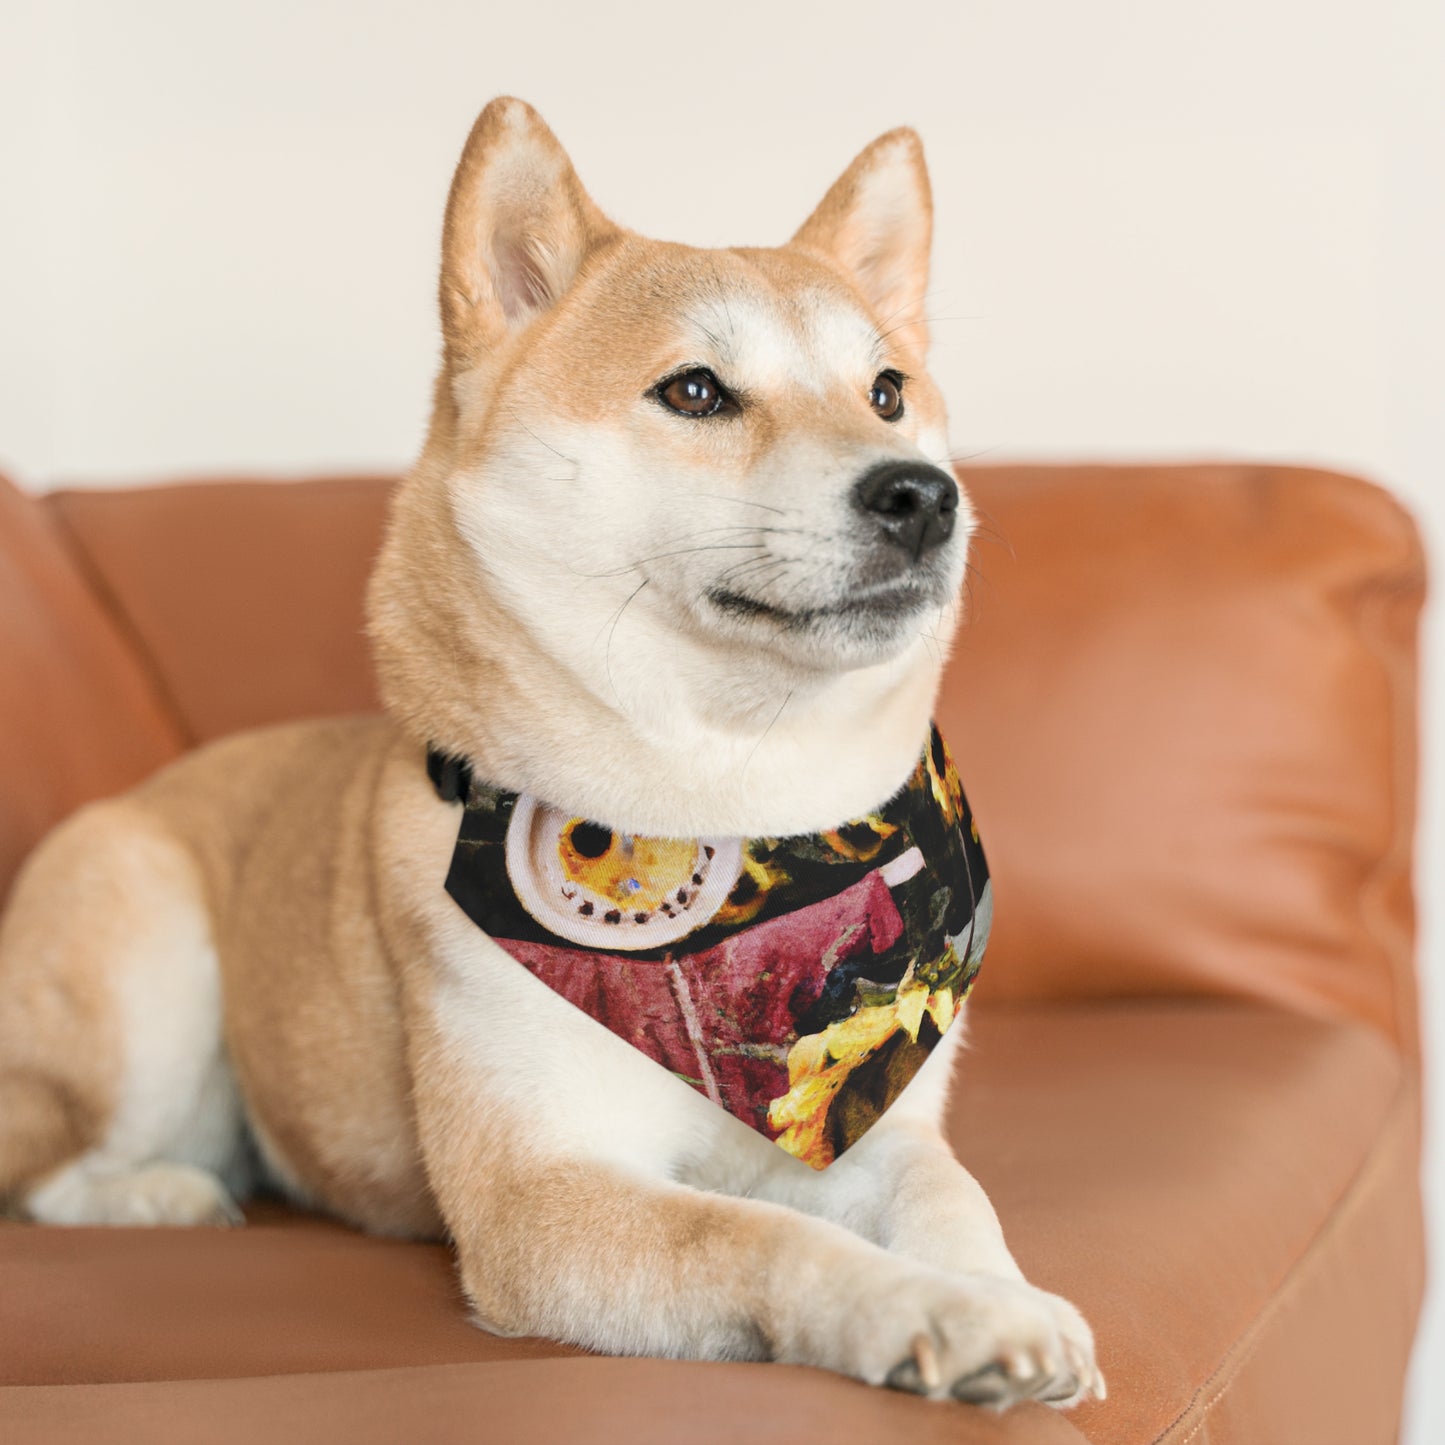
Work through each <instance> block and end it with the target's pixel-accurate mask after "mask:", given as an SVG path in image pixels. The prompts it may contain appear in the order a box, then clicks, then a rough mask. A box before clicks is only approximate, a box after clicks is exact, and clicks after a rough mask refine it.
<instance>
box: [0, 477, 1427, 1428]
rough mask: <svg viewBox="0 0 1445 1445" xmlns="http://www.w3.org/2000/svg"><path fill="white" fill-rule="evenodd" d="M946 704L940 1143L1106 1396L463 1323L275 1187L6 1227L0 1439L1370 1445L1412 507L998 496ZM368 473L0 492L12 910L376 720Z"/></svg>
mask: <svg viewBox="0 0 1445 1445" xmlns="http://www.w3.org/2000/svg"><path fill="white" fill-rule="evenodd" d="M966 480H967V482H968V484H969V485H970V486H971V488H972V489H973V493H974V495H975V497H976V499H977V501H978V504H979V507H980V510H981V514H982V516H983V519H984V525H983V530H982V533H981V535H980V538H979V541H978V543H977V546H976V550H975V566H976V572H975V574H974V576H973V579H972V581H971V585H970V589H969V597H968V608H969V617H970V621H969V624H968V626H967V627H966V628H965V629H964V630H963V631H962V632H961V634H960V638H959V642H958V645H957V647H956V649H955V653H954V657H953V660H952V663H951V665H950V669H949V673H948V678H947V684H946V688H945V694H944V698H943V701H942V703H941V705H940V714H941V719H942V722H943V725H944V728H945V731H946V732H947V733H948V735H949V737H950V739H951V741H952V744H953V750H954V752H955V754H956V755H957V757H958V759H959V763H960V767H961V770H962V772H963V774H964V777H965V779H966V781H967V785H968V789H969V795H970V797H971V799H972V800H973V802H974V804H975V807H976V810H977V813H978V815H979V818H980V820H981V823H982V826H983V829H984V837H985V839H986V841H987V843H988V846H989V852H990V860H991V863H992V866H993V873H994V877H995V880H996V889H997V915H996V917H997V924H996V934H995V938H994V941H993V944H992V946H991V949H990V953H989V957H988V960H987V963H986V965H985V969H984V973H983V976H982V979H981V982H980V986H979V989H978V991H977V993H976V994H975V1000H976V1002H975V1006H974V1009H973V1010H972V1013H971V1018H972V1026H971V1028H972V1046H971V1048H970V1051H969V1053H968V1055H967V1057H966V1058H965V1060H964V1063H963V1066H962V1068H961V1070H960V1075H959V1079H958V1082H957V1087H956V1089H955V1099H954V1105H953V1113H952V1131H953V1135H954V1138H955V1142H956V1145H957V1148H958V1150H959V1152H960V1154H961V1155H962V1157H963V1158H964V1159H965V1160H966V1161H967V1163H968V1165H969V1167H970V1168H971V1169H972V1170H974V1171H975V1172H976V1173H977V1174H978V1176H979V1177H980V1178H981V1180H982V1181H983V1183H984V1184H985V1185H986V1187H987V1189H988V1191H989V1193H990V1194H991V1195H992V1197H993V1199H994V1201H995V1203H996V1204H997V1206H998V1210H999V1213H1000V1215H1001V1217H1002V1219H1003V1221H1004V1224H1005V1228H1006V1230H1007V1232H1008V1234H1009V1236H1010V1239H1011V1241H1012V1243H1013V1245H1014V1247H1015V1250H1016V1253H1017V1254H1018V1256H1019V1259H1020V1261H1021V1262H1022V1264H1023V1265H1024V1267H1025V1269H1026V1270H1027V1271H1028V1273H1029V1274H1030V1276H1031V1277H1032V1278H1034V1279H1035V1280H1036V1281H1037V1282H1039V1283H1040V1284H1043V1285H1045V1286H1047V1287H1049V1288H1051V1289H1056V1290H1058V1291H1060V1292H1062V1293H1064V1294H1067V1295H1069V1296H1070V1297H1071V1298H1073V1299H1074V1300H1075V1301H1076V1302H1077V1303H1078V1304H1079V1305H1080V1306H1081V1307H1082V1308H1083V1310H1084V1311H1085V1313H1086V1314H1087V1315H1088V1316H1089V1318H1090V1320H1091V1321H1092V1322H1093V1325H1094V1327H1095V1330H1096V1332H1097V1335H1098V1339H1099V1346H1100V1356H1101V1360H1102V1363H1103V1366H1104V1369H1105V1371H1106V1373H1107V1375H1108V1379H1109V1384H1110V1390H1111V1393H1110V1398H1109V1400H1108V1401H1107V1403H1104V1404H1099V1405H1090V1406H1087V1407H1085V1408H1082V1409H1080V1410H1078V1411H1076V1412H1074V1413H1073V1414H1070V1415H1067V1416H1060V1415H1057V1414H1053V1413H1051V1412H1049V1411H1047V1410H1045V1409H1043V1408H1042V1407H1033V1406H1031V1407H1025V1408H1021V1409H1018V1410H1015V1411H1013V1412H1010V1413H1008V1414H1006V1415H1003V1416H998V1415H993V1414H990V1413H987V1412H984V1411H979V1410H975V1409H971V1408H968V1407H964V1406H947V1405H943V1406H941V1405H935V1404H930V1403H928V1402H925V1401H920V1400H917V1399H914V1398H912V1397H909V1396H903V1395H896V1394H891V1393H889V1392H886V1391H881V1390H868V1389H866V1388H864V1387H862V1386H859V1385H856V1384H853V1383H851V1382H849V1381H846V1380H843V1379H839V1378H834V1377H831V1376H829V1375H826V1374H823V1373H820V1372H815V1371H809V1370H803V1369H794V1368H785V1367H781V1366H763V1365H700V1364H689V1363H677V1362H668V1361H653V1360H614V1359H601V1358H594V1357H587V1356H583V1355H581V1354H580V1353H579V1352H577V1351H575V1350H570V1349H566V1348H563V1347H560V1346H557V1345H552V1344H549V1343H546V1342H543V1341H536V1340H500V1339H494V1338H492V1337H490V1336H487V1335H485V1334H482V1333H481V1332H479V1331H477V1330H475V1329H473V1328H472V1327H470V1326H469V1325H468V1324H467V1323H466V1319H465V1314H464V1310H463V1307H462V1303H461V1300H460V1297H459V1294H458V1291H457V1288H456V1286H455V1284H454V1282H453V1279H452V1274H451V1271H450V1265H449V1261H448V1258H447V1253H446V1250H445V1249H444V1248H443V1247H441V1246H439V1245H425V1244H410V1243H403V1242H397V1241H385V1240H377V1239H369V1238H366V1237H364V1236H362V1235H359V1234H355V1233H352V1232H350V1231H348V1230H346V1229H344V1228H342V1227H341V1226H339V1225H335V1224H332V1223H329V1222H327V1221H324V1220H318V1219H313V1218H305V1217H302V1216H299V1215H295V1214H292V1213H289V1212H288V1211H286V1210H285V1209H284V1208H282V1207H280V1206H278V1205H274V1204H271V1205H259V1206H257V1207H256V1208H254V1209H253V1211H252V1217H251V1222H250V1226H249V1227H248V1228H246V1229H243V1230H238V1231H229V1232H213V1231H171V1230H154V1231H124V1230H114V1231H101V1230H59V1229H40V1228H34V1227H30V1226H26V1225H21V1224H15V1223H11V1224H4V1225H0V1438H3V1439H4V1440H6V1441H7V1442H9V1445H20V1442H22V1441H27V1442H28V1441H31V1440H36V1441H47V1442H49V1441H60V1440H68V1439H93V1440H104V1441H107V1442H114V1441H123V1440H137V1441H140V1440H144V1441H160V1440H170V1439H174V1440H178V1441H179V1440H184V1441H188V1442H190V1441H207V1442H212V1441H215V1442H219V1441H232V1440H236V1441H240V1440H255V1439H258V1438H267V1437H268V1438H273V1439H278V1440H286V1441H290V1442H296V1441H312V1440H347V1441H378V1442H379V1441H402V1440H421V1439H425V1440H432V1441H449V1440H453V1439H455V1440H458V1441H461V1440H467V1441H475V1440H498V1441H524V1440H525V1441H532V1440H536V1441H549V1442H550V1441H626V1442H637V1445H642V1442H658V1445H663V1442H666V1445H673V1442H680V1441H698V1442H702V1441H733V1440H747V1441H749V1442H752V1445H765V1442H784V1441H800V1440H804V1439H808V1440H814V1439H835V1440H870V1441H875V1440H899V1441H905V1440H906V1441H908V1442H910V1445H923V1442H930V1441H944V1440H948V1441H956V1442H982V1441H1017V1442H1035V1441H1036V1442H1060V1445H1062V1442H1067V1441H1075V1442H1077V1441H1080V1440H1089V1441H1094V1442H1097V1445H1105V1442H1108V1445H1125V1442H1128V1445H1144V1442H1165V1441H1167V1442H1171V1445H1246V1442H1247V1445H1386V1442H1388V1441H1392V1440H1394V1439H1395V1438H1396V1434H1397V1430H1398V1420H1399V1410H1400V1396H1401V1383H1402V1378H1403V1375H1404V1371H1405V1366H1406V1361H1407V1358H1408V1354H1409V1349H1410V1342H1411V1337H1412V1334H1413V1331H1414V1325H1415V1318H1416V1312H1417V1309H1418V1305H1419V1299H1420V1293H1421V1287H1422V1274H1423V1265H1422V1253H1423V1250H1422V1224H1421V1208H1420V1197H1419V1188H1418V1180H1417V1175H1418V1156H1419V1104H1420V1070H1419V1063H1420V1061H1419V1054H1418V1044H1417V1026H1416V1015H1415V1007H1416V1004H1415V982H1414V974H1413V964H1412V913H1411V895H1410V864H1411V838H1412V828H1413V799H1414V789H1415V773H1414V768H1415V756H1414V754H1415V738H1414V726H1415V698H1414V685H1415V651H1414V639H1415V627H1416V621H1417V615H1418V611H1419V607H1420V603H1421V597H1422V591H1423V565H1422V560H1421V554H1420V548H1419V544H1418V540H1417V537H1416V534H1415V531H1414V529H1413V527H1412V526H1411V524H1410V522H1409V520H1408V518H1407V517H1406V516H1405V515H1404V514H1403V513H1402V512H1401V511H1400V509H1399V508H1398V507H1397V506H1396V505H1395V504H1394V503H1393V502H1392V501H1391V500H1390V499H1389V498H1388V497H1387V496H1386V495H1385V494H1384V493H1382V492H1380V491H1378V490H1376V489H1375V488H1373V487H1371V486H1369V485H1367V484H1365V483H1362V482H1359V481H1354V480H1350V479H1348V478H1344V477H1340V476H1335V475H1331V474H1327V473H1323V472H1316V471H1303V470H1291V469H1285V468H1272V467H1263V468H1246V467H1233V466H1220V467H1202V466H1196V467H1176V468H1143V467H1138V468H1135V467H1094V468H1079V467H1062V468H1024V467H1019V468H1001V469H988V470H974V471H970V472H968V473H967V474H966ZM385 493H386V481H385V479H381V478H378V479H349V480H336V481H324V482H304V483H296V484H290V485H278V484H274V483H258V482H244V481H242V482H225V483H212V484H206V485H186V486H174V487H164V488H159V489H154V490H138V491H124V492H116V491H97V492H85V491H71V492H62V493H59V494H56V495H53V496H50V497H48V498H45V499H35V498H29V497H26V496H23V495H22V494H20V493H19V492H18V491H16V490H14V489H13V488H11V487H9V486H7V485H5V484H3V483H0V893H3V890H4V889H5V888H6V887H7V886H8V882H9V879H10V877H11V876H12V874H13V872H14V870H15V868H16V866H17V864H18V863H19V861H20V859H21V857H22V856H23V854H24V853H25V851H26V850H27V849H28V848H29V847H30V846H31V845H32V844H33V843H34V842H35V840H36V839H37V838H38V837H39V835H40V834H41V832H42V831H43V830H44V829H45V828H47V827H48V826H49V825H50V824H51V823H53V822H54V821H55V820H56V819H58V818H59V817H61V816H62V815H63V814H64V813H66V812H67V811H69V810H70V809H71V808H73V807H75V806H76V805H78V804H79V803H81V802H83V801H85V800H87V799H89V798H92V797H96V796H98V795H101V794H105V793H110V792H113V791H116V790H118V789H121V788H124V787H126V786H127V785H128V784H130V783H132V782H134V781H135V780H136V779H138V778H140V777H142V776H144V775H145V774H146V773H148V772H150V771H151V770H152V769H154V768H156V767H158V766H159V765H160V764H162V763H164V762H165V761H166V760H167V759H169V758H171V757H174V756H175V755H176V754H177V753H179V752H180V751H182V750H183V749H185V748H187V747H190V746H192V745H194V744H196V743H198V742H201V741H203V740H205V739H208V738H211V737H215V736H216V735H218V734H221V733H225V732H229V731H232V730H234V729H236V728H241V727H246V726H250V725H252V724H257V723H265V722H271V721H274V720H277V719H281V718H289V717H297V716H303V715H308V714H319V713H333V712H345V711H354V710H360V709H366V708H370V707H372V706H374V702H373V694H372V685H371V681H370V677H369V675H368V669H367V662H366V653H365V646H364V641H363V638H362V635H361V611H360V603H361V591H362V583H363V579H364V576H365V573H366V570H367V566H368V563H369V560H370V557H371V555H372V553H373V551H374V549H375V547H376V542H377V536H378V531H379V528H380V525H381V520H382V513H383V505H384V499H385Z"/></svg>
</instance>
